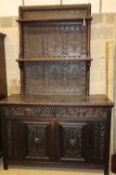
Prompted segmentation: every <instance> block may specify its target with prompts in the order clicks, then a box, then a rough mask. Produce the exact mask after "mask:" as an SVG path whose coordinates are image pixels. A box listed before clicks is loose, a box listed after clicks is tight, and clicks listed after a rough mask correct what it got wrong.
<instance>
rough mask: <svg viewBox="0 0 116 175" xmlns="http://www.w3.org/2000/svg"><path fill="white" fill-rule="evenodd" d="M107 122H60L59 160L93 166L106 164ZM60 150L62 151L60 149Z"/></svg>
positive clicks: (57, 146) (58, 125) (58, 134)
mask: <svg viewBox="0 0 116 175" xmlns="http://www.w3.org/2000/svg"><path fill="white" fill-rule="evenodd" d="M105 133H106V124H105V120H93V121H92V120H90V121H85V122H75V123H71V122H66V123H63V122H59V123H58V124H57V132H56V134H57V137H56V138H57V141H56V142H57V143H56V148H57V149H56V150H59V151H58V154H57V159H58V160H60V161H74V162H83V163H93V164H100V165H102V164H104V163H105V150H106V147H105V140H106V135H105ZM59 148H60V149H59Z"/></svg>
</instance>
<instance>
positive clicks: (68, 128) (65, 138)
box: [57, 122, 89, 161]
mask: <svg viewBox="0 0 116 175" xmlns="http://www.w3.org/2000/svg"><path fill="white" fill-rule="evenodd" d="M85 127H86V123H85V122H78V123H71V122H70V123H65V122H64V123H59V128H58V129H59V130H58V131H57V132H60V142H61V143H60V160H64V161H85V157H84V155H83V151H84V149H85V148H84V147H83V137H85V136H84V131H83V130H84V128H85ZM88 139H89V138H88ZM87 144H88V143H87V142H86V146H87Z"/></svg>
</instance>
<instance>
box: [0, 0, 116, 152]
mask: <svg viewBox="0 0 116 175" xmlns="http://www.w3.org/2000/svg"><path fill="white" fill-rule="evenodd" d="M89 2H90V3H91V4H92V16H93V21H92V28H91V57H92V58H93V61H92V64H91V72H90V73H91V77H90V94H106V95H108V97H109V98H110V99H112V100H114V101H116V100H115V99H116V98H115V94H114V92H113V80H114V78H115V77H113V75H114V57H115V55H116V0H110V1H109V0H62V4H70V3H71V4H78V3H89ZM60 3H61V0H10V1H8V0H4V1H3V0H0V32H3V33H5V34H6V38H5V51H6V68H7V85H8V94H9V95H10V94H12V93H19V92H20V73H19V68H18V64H17V62H16V59H18V54H19V50H18V49H19V33H18V24H17V22H16V19H17V18H18V7H19V5H50V4H60ZM115 87H116V84H115ZM114 113H116V112H115V110H114ZM115 122H116V119H115V117H114V116H113V120H112V126H114V130H113V131H114V133H116V129H115V128H116V127H115V125H114V123H115ZM112 128H113V127H112ZM111 138H112V144H111V145H114V147H113V150H114V152H116V139H115V134H114V137H113V132H112V137H111ZM113 138H114V139H113ZM111 150H112V149H111Z"/></svg>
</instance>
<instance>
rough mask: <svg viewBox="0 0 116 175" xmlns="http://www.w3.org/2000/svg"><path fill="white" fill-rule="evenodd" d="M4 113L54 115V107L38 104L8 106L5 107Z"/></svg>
mask: <svg viewBox="0 0 116 175" xmlns="http://www.w3.org/2000/svg"><path fill="white" fill-rule="evenodd" d="M3 114H4V115H5V116H6V117H7V116H11V117H13V116H14V117H15V116H23V117H34V118H35V117H37V118H39V117H50V118H51V117H52V116H53V109H52V108H51V107H38V106H6V107H4V108H3Z"/></svg>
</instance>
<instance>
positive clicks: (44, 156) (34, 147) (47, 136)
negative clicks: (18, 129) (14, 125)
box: [24, 122, 52, 160]
mask: <svg viewBox="0 0 116 175" xmlns="http://www.w3.org/2000/svg"><path fill="white" fill-rule="evenodd" d="M51 149H52V147H51V126H50V122H24V159H39V160H50V159H51Z"/></svg>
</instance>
